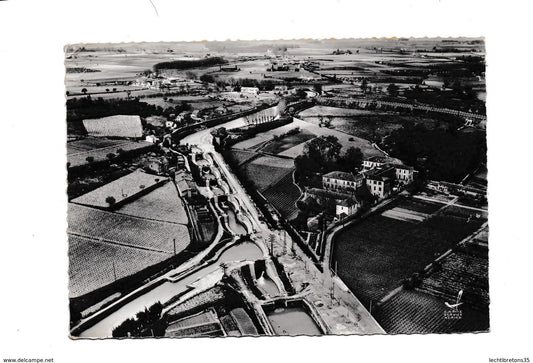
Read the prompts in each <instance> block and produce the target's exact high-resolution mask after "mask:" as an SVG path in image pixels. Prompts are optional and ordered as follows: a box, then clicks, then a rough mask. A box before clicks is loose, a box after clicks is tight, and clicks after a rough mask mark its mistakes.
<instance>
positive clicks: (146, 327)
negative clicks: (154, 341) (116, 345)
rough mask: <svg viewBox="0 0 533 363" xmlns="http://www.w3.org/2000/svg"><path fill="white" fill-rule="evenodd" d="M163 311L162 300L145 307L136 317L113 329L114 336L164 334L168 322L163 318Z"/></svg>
mask: <svg viewBox="0 0 533 363" xmlns="http://www.w3.org/2000/svg"><path fill="white" fill-rule="evenodd" d="M162 311H163V304H161V303H160V302H157V303H155V304H154V305H152V306H150V308H148V309H147V308H145V309H144V311H141V312H138V313H137V315H136V317H135V318H130V319H127V320H126V321H124V322H123V323H122V324H120V325H119V326H117V327H116V328H115V329H113V333H112V334H113V338H122V337H153V336H156V337H157V336H159V337H161V336H164V335H165V330H166V328H167V322H166V321H165V319H162V318H161V313H162Z"/></svg>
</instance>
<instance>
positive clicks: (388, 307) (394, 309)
mask: <svg viewBox="0 0 533 363" xmlns="http://www.w3.org/2000/svg"><path fill="white" fill-rule="evenodd" d="M448 310H449V309H448V308H447V307H446V305H444V301H443V300H440V299H438V298H436V297H435V296H432V295H430V294H426V293H424V292H421V291H416V290H413V291H408V290H403V291H401V292H399V293H398V294H396V295H395V296H393V297H392V298H391V299H390V300H388V301H387V302H385V303H384V304H383V305H382V306H380V307H379V308H376V309H375V310H374V317H375V318H376V320H377V321H378V323H379V324H380V325H381V326H382V327H383V329H385V331H386V332H387V333H389V334H423V333H461V332H474V331H485V330H487V329H488V328H489V315H488V314H487V313H483V312H480V311H476V310H473V309H471V308H469V307H468V306H464V307H462V309H461V310H462V317H461V319H446V318H445V312H446V311H448Z"/></svg>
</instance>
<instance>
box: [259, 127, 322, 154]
mask: <svg viewBox="0 0 533 363" xmlns="http://www.w3.org/2000/svg"><path fill="white" fill-rule="evenodd" d="M315 137H316V135H315V134H313V133H312V132H309V131H307V130H302V131H300V132H298V133H297V134H295V135H289V136H285V137H284V138H282V139H281V140H276V141H271V142H269V143H268V144H267V145H266V146H264V147H262V148H260V149H259V150H260V151H262V152H265V153H269V154H279V153H281V152H283V151H285V150H288V149H290V148H292V147H294V146H296V145H300V144H301V143H305V142H306V141H308V140H311V139H314V138H315Z"/></svg>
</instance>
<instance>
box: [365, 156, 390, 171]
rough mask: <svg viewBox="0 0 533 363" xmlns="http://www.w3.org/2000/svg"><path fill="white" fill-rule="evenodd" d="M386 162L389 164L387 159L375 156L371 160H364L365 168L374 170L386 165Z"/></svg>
mask: <svg viewBox="0 0 533 363" xmlns="http://www.w3.org/2000/svg"><path fill="white" fill-rule="evenodd" d="M386 162H387V159H386V158H384V157H382V156H373V157H371V158H369V159H366V160H363V168H364V169H372V168H375V167H379V166H382V165H385V163H386Z"/></svg>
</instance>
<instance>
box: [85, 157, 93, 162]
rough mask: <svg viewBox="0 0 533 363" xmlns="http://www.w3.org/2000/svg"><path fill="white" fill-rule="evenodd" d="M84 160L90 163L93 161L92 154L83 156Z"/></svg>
mask: <svg viewBox="0 0 533 363" xmlns="http://www.w3.org/2000/svg"><path fill="white" fill-rule="evenodd" d="M85 160H86V161H87V162H88V163H92V162H93V161H94V157H92V156H87V157H86V158H85Z"/></svg>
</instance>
